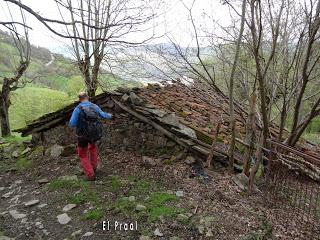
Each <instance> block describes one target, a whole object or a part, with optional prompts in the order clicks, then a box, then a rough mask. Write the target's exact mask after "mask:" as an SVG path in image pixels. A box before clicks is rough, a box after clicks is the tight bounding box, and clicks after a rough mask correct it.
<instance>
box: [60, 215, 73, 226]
mask: <svg viewBox="0 0 320 240" xmlns="http://www.w3.org/2000/svg"><path fill="white" fill-rule="evenodd" d="M57 219H58V222H59V223H60V224H63V225H64V224H67V223H68V222H70V221H71V218H70V217H69V216H68V214H66V213H63V214H60V215H58V216H57Z"/></svg>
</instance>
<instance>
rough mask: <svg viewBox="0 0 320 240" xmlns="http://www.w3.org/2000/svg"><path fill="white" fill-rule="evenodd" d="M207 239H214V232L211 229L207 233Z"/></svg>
mask: <svg viewBox="0 0 320 240" xmlns="http://www.w3.org/2000/svg"><path fill="white" fill-rule="evenodd" d="M206 237H213V232H212V230H211V229H209V230H208V231H207V233H206Z"/></svg>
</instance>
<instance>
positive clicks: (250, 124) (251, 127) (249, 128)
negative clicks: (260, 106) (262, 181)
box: [242, 94, 257, 176]
mask: <svg viewBox="0 0 320 240" xmlns="http://www.w3.org/2000/svg"><path fill="white" fill-rule="evenodd" d="M256 101H257V96H256V94H253V95H252V96H251V97H250V109H249V114H248V119H247V123H246V140H245V141H246V143H247V144H248V146H249V147H247V148H246V151H245V153H244V162H243V171H242V173H244V174H245V175H246V176H249V169H250V165H251V157H252V155H253V151H254V140H255V129H256V128H255V126H256V121H255V110H256Z"/></svg>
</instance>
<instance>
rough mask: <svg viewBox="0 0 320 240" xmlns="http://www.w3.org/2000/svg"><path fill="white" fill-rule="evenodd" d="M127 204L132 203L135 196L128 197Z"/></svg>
mask: <svg viewBox="0 0 320 240" xmlns="http://www.w3.org/2000/svg"><path fill="white" fill-rule="evenodd" d="M128 200H129V202H134V201H135V200H136V198H135V196H130V197H129V198H128Z"/></svg>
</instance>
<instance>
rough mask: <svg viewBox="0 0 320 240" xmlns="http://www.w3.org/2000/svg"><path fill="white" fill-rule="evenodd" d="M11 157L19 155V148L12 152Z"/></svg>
mask: <svg viewBox="0 0 320 240" xmlns="http://www.w3.org/2000/svg"><path fill="white" fill-rule="evenodd" d="M11 157H14V158H17V157H19V151H18V150H15V151H13V152H12V154H11Z"/></svg>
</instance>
